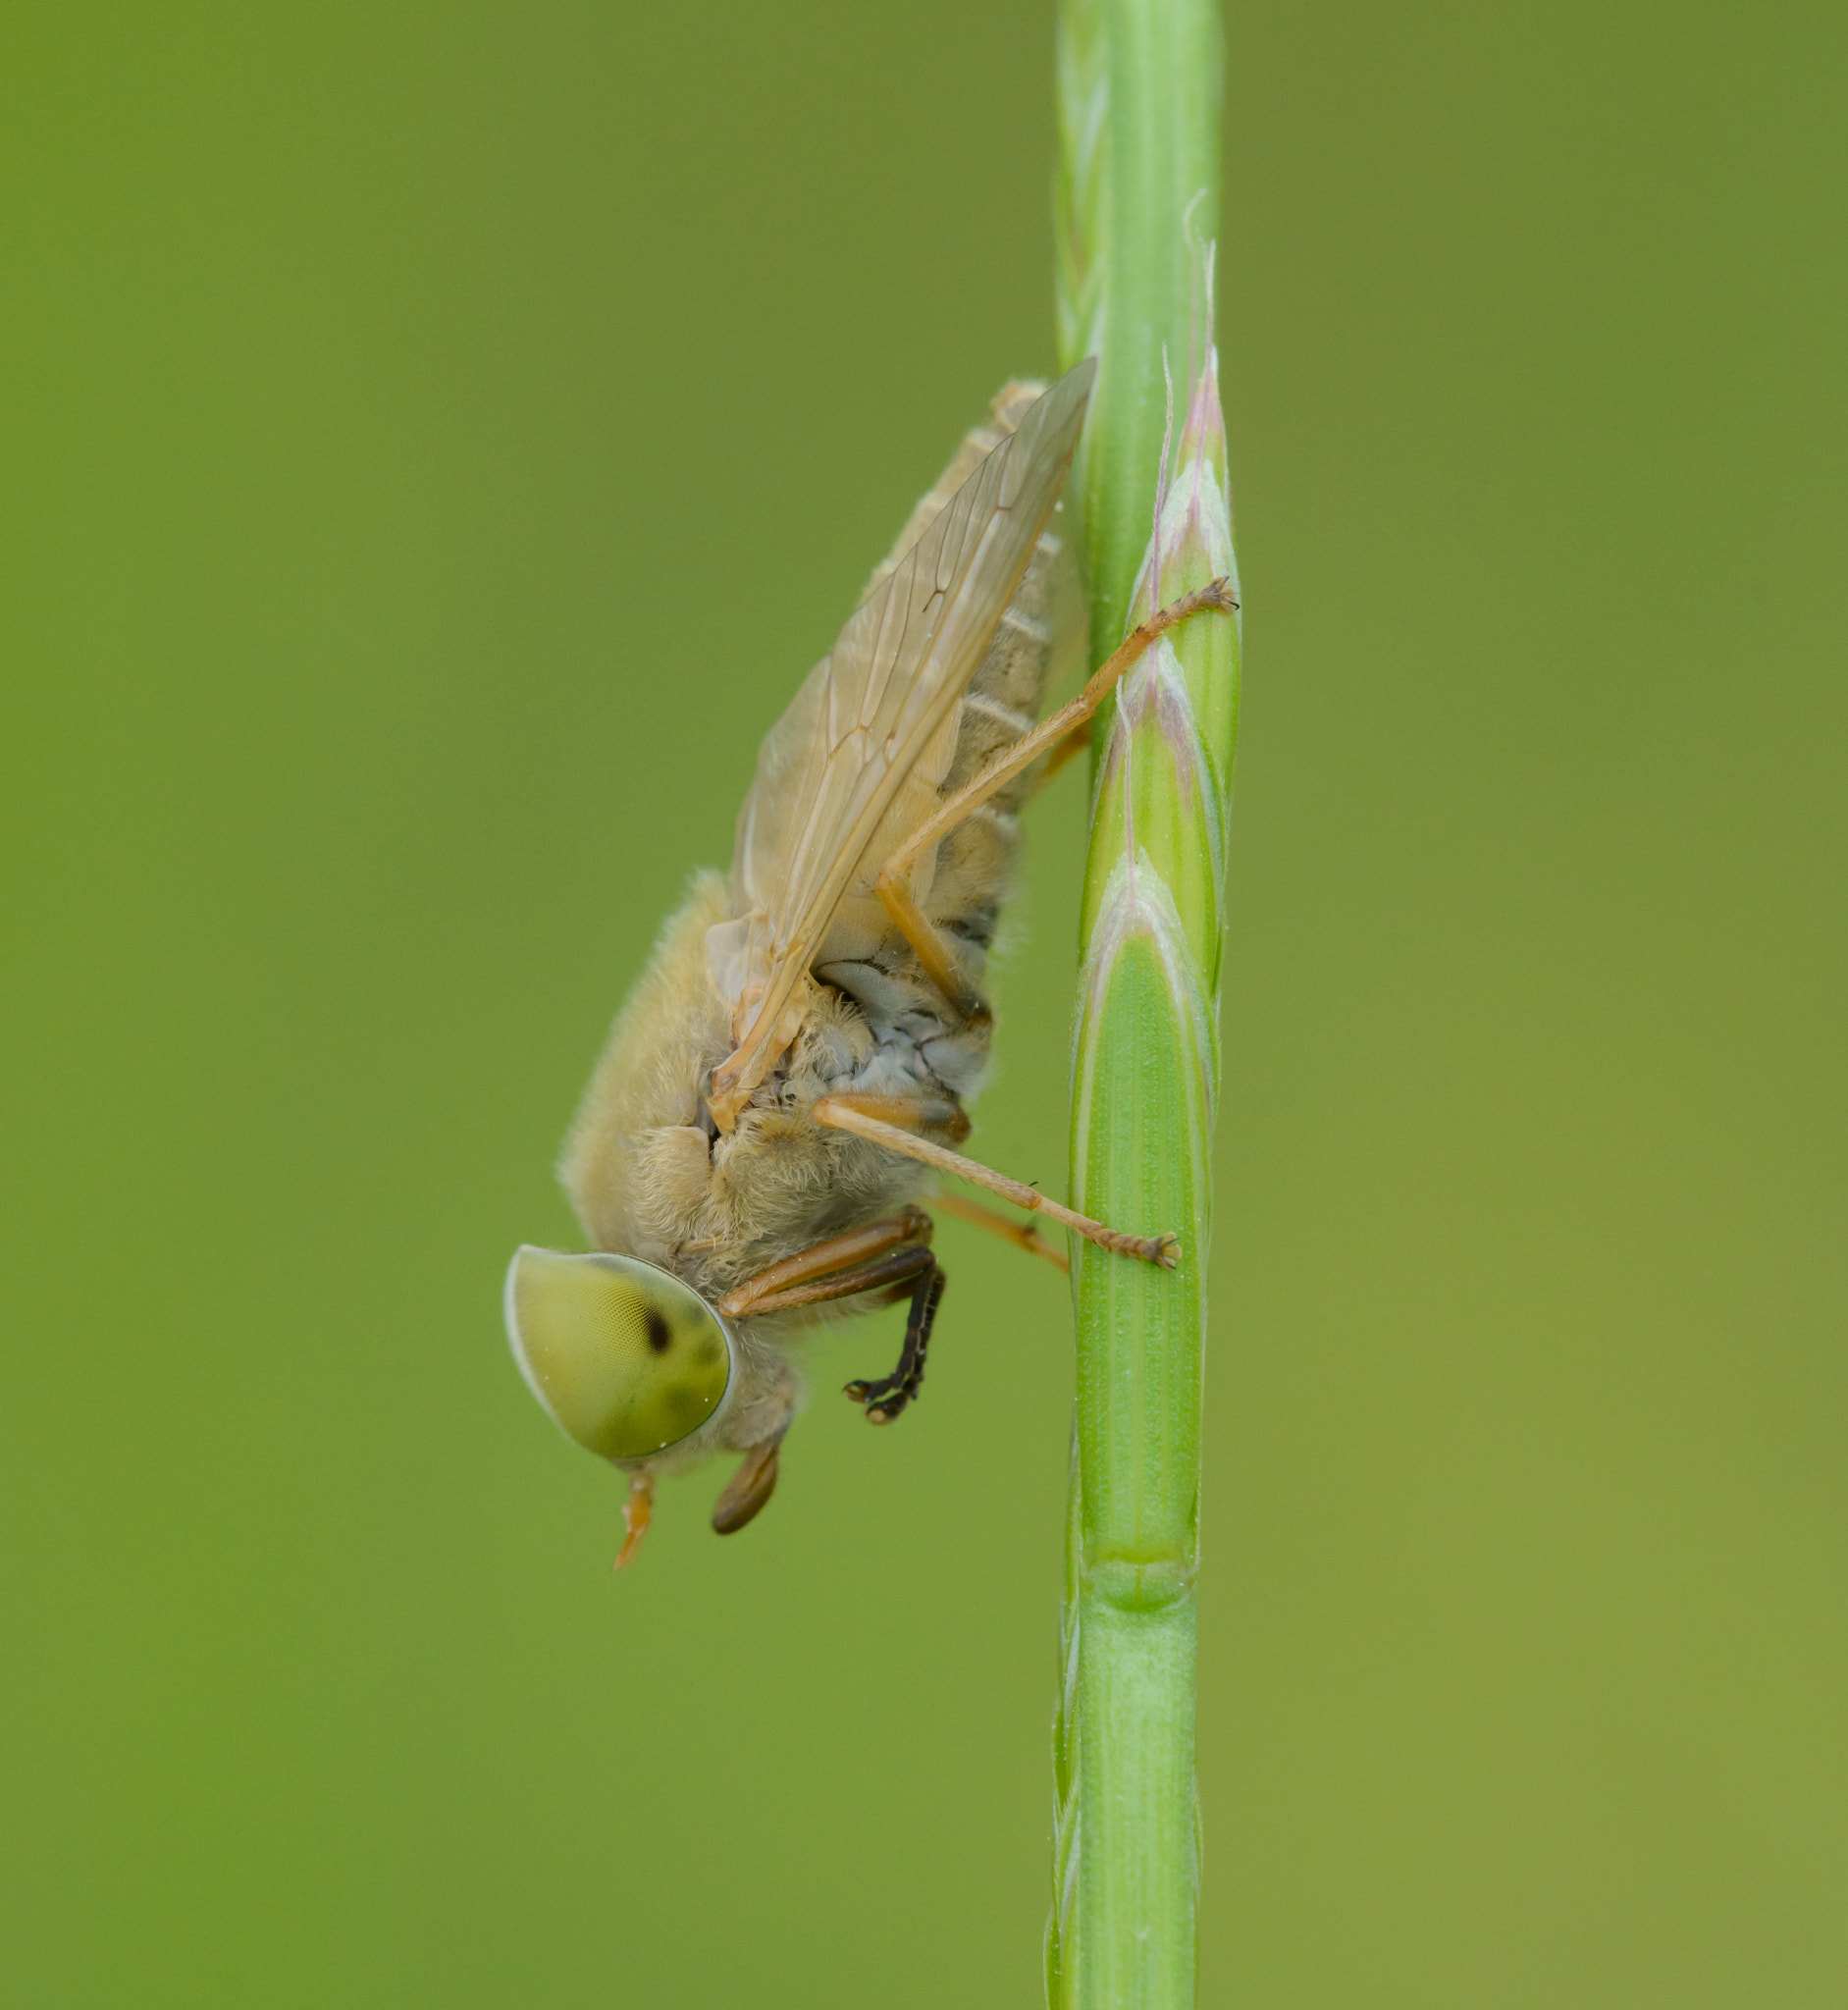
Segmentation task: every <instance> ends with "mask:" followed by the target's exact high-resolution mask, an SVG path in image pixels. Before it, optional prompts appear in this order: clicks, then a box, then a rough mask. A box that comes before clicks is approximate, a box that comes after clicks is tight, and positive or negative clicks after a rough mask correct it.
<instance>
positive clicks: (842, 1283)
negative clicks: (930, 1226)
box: [718, 1236, 936, 1313]
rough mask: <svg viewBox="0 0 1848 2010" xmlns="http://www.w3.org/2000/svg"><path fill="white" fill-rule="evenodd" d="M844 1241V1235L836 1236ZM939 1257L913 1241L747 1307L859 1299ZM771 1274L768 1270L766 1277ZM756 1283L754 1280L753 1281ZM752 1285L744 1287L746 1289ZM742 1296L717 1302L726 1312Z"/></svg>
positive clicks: (907, 1278)
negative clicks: (886, 1254) (733, 1301)
mask: <svg viewBox="0 0 1848 2010" xmlns="http://www.w3.org/2000/svg"><path fill="white" fill-rule="evenodd" d="M836 1240H837V1241H840V1242H845V1241H846V1240H847V1239H846V1238H845V1237H844V1236H842V1237H838V1238H837V1239H836ZM935 1260H936V1259H935V1258H934V1257H933V1256H932V1255H931V1254H930V1251H929V1249H928V1248H927V1247H926V1246H925V1245H924V1243H912V1244H911V1245H910V1246H909V1247H908V1248H904V1249H894V1250H893V1251H892V1253H891V1254H890V1255H889V1256H880V1257H877V1258H875V1259H874V1260H873V1261H872V1262H871V1263H857V1264H856V1265H855V1266H854V1267H853V1269H851V1270H838V1271H835V1272H834V1273H832V1274H831V1275H830V1276H827V1277H818V1278H816V1279H814V1280H813V1282H811V1283H809V1284H797V1285H788V1286H785V1287H784V1288H783V1289H782V1290H780V1291H771V1292H763V1293H760V1294H759V1296H757V1297H755V1298H753V1299H752V1300H751V1302H750V1304H749V1305H748V1306H747V1307H746V1310H747V1312H751V1313H756V1312H789V1311H793V1310H794V1309H795V1307H796V1306H798V1305H825V1304H827V1303H829V1302H830V1301H831V1300H832V1299H835V1298H857V1297H859V1296H860V1295H861V1293H862V1292H880V1291H890V1290H891V1289H892V1288H893V1287H894V1286H896V1285H908V1284H910V1283H911V1281H912V1279H913V1278H915V1277H916V1276H917V1275H918V1274H919V1272H920V1271H923V1270H928V1269H929V1268H930V1266H931V1264H932V1263H933V1262H934V1261H935ZM769 1274H770V1273H769V1272H768V1271H766V1272H765V1273H764V1275H765V1276H766V1277H767V1276H768V1275H769ZM753 1282H755V1280H753ZM749 1289H750V1287H749V1286H748V1285H747V1286H744V1287H742V1288H741V1290H743V1291H748V1290H749ZM740 1295H741V1293H740V1292H732V1293H730V1294H728V1295H727V1296H725V1297H722V1298H720V1299H719V1301H718V1309H719V1310H720V1311H721V1312H723V1311H724V1310H725V1309H726V1308H727V1306H728V1305H730V1304H731V1302H732V1300H733V1299H735V1298H737V1297H738V1296H740Z"/></svg>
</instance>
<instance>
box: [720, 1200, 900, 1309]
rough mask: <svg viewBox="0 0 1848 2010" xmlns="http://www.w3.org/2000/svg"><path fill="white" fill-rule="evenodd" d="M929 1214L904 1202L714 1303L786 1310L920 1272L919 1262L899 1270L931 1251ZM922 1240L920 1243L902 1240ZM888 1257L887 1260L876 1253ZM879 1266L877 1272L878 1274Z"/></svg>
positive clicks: (749, 1280) (776, 1265)
mask: <svg viewBox="0 0 1848 2010" xmlns="http://www.w3.org/2000/svg"><path fill="white" fill-rule="evenodd" d="M930 1229H931V1222H930V1217H929V1216H928V1215H927V1214H926V1213H925V1212H924V1209H923V1208H922V1207H906V1208H902V1209H901V1210H900V1211H899V1212H898V1213H897V1214H894V1215H888V1216H887V1217H886V1218H885V1219H884V1220H883V1221H874V1222H869V1223H868V1224H867V1226H866V1227H865V1228H863V1229H849V1230H848V1231H847V1233H846V1234H845V1235H842V1236H829V1237H828V1239H827V1240H826V1241H825V1242H823V1243H812V1244H811V1245H810V1247H808V1248H807V1249H798V1250H797V1252H796V1253H795V1255H793V1256H785V1257H784V1258H783V1260H782V1261H781V1262H780V1263H772V1264H771V1265H770V1266H769V1268H768V1269H767V1270H760V1271H759V1272H758V1274H757V1275H756V1276H755V1277H751V1278H747V1279H746V1280H745V1281H744V1283H743V1284H741V1285H739V1286H738V1288H737V1289H736V1290H735V1291H729V1292H727V1293H726V1294H725V1296H723V1297H722V1298H720V1299H718V1301H717V1303H716V1305H715V1306H714V1309H715V1310H716V1311H717V1312H718V1313H719V1314H720V1316H721V1317H723V1318H726V1319H744V1318H749V1317H750V1315H751V1314H752V1313H754V1312H782V1311H787V1310H788V1309H789V1307H790V1306H792V1305H814V1304H818V1303H820V1302H821V1301H822V1300H824V1299H827V1298H850V1297H852V1296H854V1294H855V1293H856V1292H864V1291H871V1290H873V1289H875V1288H876V1287H877V1286H879V1285H882V1284H892V1283H895V1282H899V1281H901V1280H902V1279H904V1278H910V1277H912V1276H914V1275H916V1270H915V1268H914V1269H912V1270H904V1271H902V1272H894V1271H892V1270H891V1269H890V1265H891V1264H892V1262H893V1260H894V1258H893V1257H892V1256H888V1255H887V1254H886V1252H887V1251H888V1250H892V1251H895V1252H896V1256H897V1257H898V1258H899V1259H906V1258H912V1257H916V1256H918V1255H921V1254H924V1255H927V1254H928V1253H929V1251H928V1246H927V1245H928V1243H929V1241H930ZM904 1243H918V1244H923V1245H924V1247H922V1248H918V1249H907V1248H903V1247H901V1246H900V1245H901V1244H904ZM875 1258H883V1259H884V1260H883V1262H878V1261H873V1260H871V1259H875ZM874 1272H878V1273H879V1274H878V1275H876V1276H875V1275H874V1274H873V1273H874Z"/></svg>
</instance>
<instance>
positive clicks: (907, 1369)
mask: <svg viewBox="0 0 1848 2010" xmlns="http://www.w3.org/2000/svg"><path fill="white" fill-rule="evenodd" d="M942 1297H943V1272H942V1270H941V1269H940V1268H939V1267H938V1265H937V1262H936V1259H935V1258H934V1257H931V1258H930V1259H929V1264H928V1267H927V1268H926V1269H924V1270H921V1271H920V1272H919V1273H918V1282H917V1283H916V1284H915V1285H914V1286H913V1287H912V1294H911V1314H910V1316H909V1317H908V1318H907V1319H906V1321H905V1345H904V1348H903V1349H902V1350H901V1351H900V1353H899V1356H898V1366H897V1367H896V1368H894V1369H893V1370H892V1372H891V1373H890V1374H889V1375H885V1376H882V1377H881V1378H880V1379H879V1380H878V1381H877V1382H850V1383H848V1385H847V1387H846V1389H845V1390H844V1391H843V1392H842V1393H843V1394H844V1395H846V1396H848V1397H851V1398H852V1399H853V1401H854V1402H860V1403H865V1405H866V1409H867V1422H868V1423H870V1424H889V1423H890V1422H891V1421H892V1419H893V1418H894V1417H895V1416H897V1415H898V1414H899V1413H900V1412H901V1411H902V1410H903V1409H904V1407H905V1405H906V1404H907V1403H908V1402H914V1401H916V1399H917V1395H918V1391H919V1389H920V1388H921V1387H922V1385H923V1383H924V1355H925V1354H926V1353H927V1352H928V1351H929V1349H930V1329H931V1327H932V1326H934V1325H935V1324H936V1317H937V1306H938V1304H939V1303H940V1302H941V1300H942Z"/></svg>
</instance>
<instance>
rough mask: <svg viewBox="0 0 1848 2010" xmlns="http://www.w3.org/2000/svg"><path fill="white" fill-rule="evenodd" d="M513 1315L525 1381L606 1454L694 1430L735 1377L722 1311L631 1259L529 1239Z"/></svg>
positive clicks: (557, 1416) (641, 1454)
mask: <svg viewBox="0 0 1848 2010" xmlns="http://www.w3.org/2000/svg"><path fill="white" fill-rule="evenodd" d="M506 1320H507V1339H508V1340H509V1341H510V1342H511V1343H512V1346H513V1357H514V1359H515V1360H516V1361H518V1362H519V1364H520V1373H521V1374H522V1375H524V1376H525V1377H526V1386H527V1387H528V1388H529V1389H530V1390H531V1391H532V1392H533V1394H534V1395H535V1396H536V1397H538V1399H539V1401H540V1403H541V1404H542V1405H543V1407H544V1408H545V1410H546V1412H547V1414H548V1415H549V1416H550V1417H551V1418H552V1420H553V1422H554V1423H555V1424H556V1425H557V1426H558V1428H559V1429H560V1430H561V1431H563V1432H564V1434H565V1436H566V1437H568V1438H575V1439H576V1440H577V1442H578V1443H579V1444H580V1445H582V1446H583V1447H584V1448H585V1450H586V1451H587V1452H595V1453H596V1454H597V1455H599V1456H600V1457H603V1458H646V1457H648V1456H649V1455H650V1454H651V1453H656V1452H664V1451H665V1450H666V1448H667V1447H668V1446H669V1445H676V1444H678V1443H679V1442H680V1440H681V1439H682V1438H686V1437H690V1436H691V1435H692V1433H693V1432H695V1431H697V1430H698V1429H699V1427H700V1426H701V1425H702V1424H703V1423H705V1421H706V1420H707V1418H708V1417H710V1416H711V1415H712V1414H713V1411H714V1410H715V1409H716V1408H717V1407H718V1405H719V1402H720V1399H721V1398H722V1397H723V1396H724V1394H725V1386H726V1384H727V1383H728V1382H729V1381H730V1380H731V1342H730V1339H729V1337H728V1336H727V1334H726V1332H725V1329H724V1327H723V1326H722V1325H720V1323H719V1319H718V1315H717V1313H715V1312H714V1311H713V1308H712V1306H711V1305H709V1304H708V1303H707V1302H706V1300H705V1299H704V1298H703V1297H701V1296H700V1295H699V1293H698V1292H696V1291H695V1290H693V1288H692V1287H691V1286H690V1285H685V1284H682V1283H681V1282H680V1280H679V1279H678V1278H677V1277H673V1276H671V1275H669V1273H668V1272H666V1271H664V1270H660V1269H658V1268H657V1267H656V1266H655V1265H654V1264H652V1263H644V1262H642V1261H641V1260H640V1259H639V1258H637V1257H634V1256H611V1255H607V1254H605V1253H603V1252H593V1253H591V1254H588V1255H578V1256H572V1255H564V1254H561V1253H560V1252H559V1251H558V1250H556V1249H535V1248H532V1247H530V1246H528V1247H526V1248H523V1249H521V1250H520V1251H519V1252H518V1254H517V1255H515V1257H514V1258H513V1261H512V1264H511V1265H510V1266H509V1268H508V1270H507V1286H506Z"/></svg>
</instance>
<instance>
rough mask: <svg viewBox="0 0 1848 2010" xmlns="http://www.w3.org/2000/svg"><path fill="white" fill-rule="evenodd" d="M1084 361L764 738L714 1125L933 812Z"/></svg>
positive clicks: (940, 521)
mask: <svg viewBox="0 0 1848 2010" xmlns="http://www.w3.org/2000/svg"><path fill="white" fill-rule="evenodd" d="M1094 368H1095V366H1094V364H1093V363H1092V362H1091V361H1090V360H1088V359H1087V360H1086V361H1084V362H1082V363H1081V364H1079V366H1078V367H1077V369H1075V370H1072V371H1069V372H1068V373H1067V374H1066V375H1065V376H1064V377H1062V378H1061V379H1060V380H1059V382H1058V383H1057V384H1055V385H1054V386H1053V387H1052V389H1051V390H1050V391H1048V392H1047V393H1046V394H1045V396H1044V397H1041V398H1039V399H1038V400H1036V402H1035V403H1033V404H1032V405H1031V406H1030V408H1029V410H1028V411H1027V413H1026V414H1025V416H1024V417H1023V418H1022V420H1021V423H1020V425H1019V427H1018V428H1017V430H1016V431H1015V432H1014V433H1013V434H1011V435H1010V436H1009V437H1008V438H1007V439H1005V440H1003V441H1002V442H1001V444H1000V445H999V446H998V447H996V448H995V449H994V450H993V451H992V452H991V453H989V454H988V455H987V456H986V458H985V459H983V460H982V461H980V462H979V463H978V464H977V467H976V469H975V472H974V473H973V474H971V475H970V477H969V479H968V480H967V481H965V482H964V483H963V485H962V487H961V488H960V489H958V490H957V492H956V494H955V495H954V496H953V497H952V498H951V499H950V501H949V503H946V504H945V506H944V507H943V508H942V509H940V510H939V511H938V512H937V514H936V516H935V517H934V518H933V519H932V520H931V522H930V523H929V525H928V526H927V527H926V528H925V530H924V534H923V535H922V536H921V537H920V538H919V540H918V542H917V543H916V544H915V545H913V546H912V548H911V549H910V550H909V551H908V552H907V553H906V554H905V555H903V557H901V558H900V559H899V561H898V563H897V564H896V565H895V566H894V567H893V568H892V570H891V571H890V572H888V573H887V574H886V576H885V577H884V578H883V579H881V580H880V581H879V582H878V584H877V585H876V586H875V587H874V588H873V590H872V591H871V593H870V594H869V595H868V596H867V598H866V599H865V600H864V601H862V602H861V604H860V606H859V607H858V608H855V609H854V611H853V613H852V615H851V616H850V617H849V619H848V622H847V625H846V627H844V628H843V629H842V630H841V632H840V636H839V639H838V640H837V641H836V642H835V644H834V647H833V649H832V650H830V651H829V653H828V654H827V655H826V656H825V657H823V658H822V660H821V661H819V662H818V663H817V664H816V666H815V668H814V669H813V670H811V671H810V673H809V675H808V677H807V678H806V679H805V680H804V682H803V685H802V688H801V690H800V691H798V692H797V694H796V697H795V700H794V702H793V703H792V704H791V706H790V707H789V710H788V711H787V712H786V713H785V714H783V716H782V717H781V718H780V719H779V720H778V721H777V722H776V724H775V725H774V726H772V727H771V729H770V731H769V733H768V735H767V736H766V739H765V741H764V745H763V748H762V750H761V751H760V753H759V755H758V768H757V776H756V779H755V780H754V781H753V783H752V785H751V792H750V794H749V795H748V796H747V797H746V798H745V803H744V808H743V810H742V811H741V812H740V814H739V819H738V842H737V850H736V853H735V855H734V858H733V862H732V886H731V893H732V912H733V915H734V917H735V919H734V920H733V921H731V922H728V923H725V924H722V925H721V926H718V927H716V928H714V929H713V931H712V934H711V936H710V937H709V940H708V946H709V950H710V952H711V957H712V965H713V977H714V979H716V981H717V984H718V987H719V991H720V993H721V995H722V996H723V997H724V998H725V1000H726V1002H727V1003H728V1004H729V1005H730V1007H731V1027H732V1038H733V1040H734V1041H735V1043H736V1044H735V1048H734V1051H733V1052H732V1054H731V1056H730V1058H729V1059H728V1060H727V1061H726V1062H725V1063H724V1065H723V1066H722V1067H721V1068H719V1069H718V1070H717V1072H716V1074H715V1075H714V1077H713V1098H712V1109H713V1116H714V1118H715V1119H716V1120H717V1121H718V1122H719V1123H720V1124H721V1125H724V1126H725V1127H726V1128H729V1127H730V1125H731V1123H732V1122H733V1121H734V1120H735V1118H736V1115H737V1112H738V1110H739V1109H740V1108H742V1106H743V1105H744V1103H745V1102H746V1101H747V1100H748V1099H749V1097H750V1094H751V1092H752V1090H753V1089H755V1088H756V1087H757V1085H758V1084H759V1083H761V1082H762V1081H763V1080H764V1078H765V1077H766V1075H767V1074H768V1073H769V1071H770V1070H771V1068H773V1067H774V1066H775V1064H776V1061H777V1059H778V1058H779V1056H780V1055H781V1054H782V1052H783V1050H784V1049H785V1048H786V1047H787V1046H788V1044H789V1042H790V1041H791V1040H792V1039H793V1038H794V1037H795V1035H796V1032H797V1031H798V1030H799V1028H800V1025H801V1020H802V1011H803V1003H804V998H803V994H804V990H805V986H806V980H807V977H808V971H809V966H810V964H811V963H812V962H813V961H814V958H815V952H816V950H817V949H818V946H819V945H820V942H821V940H822V937H823V936H824V935H825V934H826V932H827V927H828V923H829V921H830V919H831V918H832V916H833V913H834V910H835V908H836V907H837V906H838V905H839V903H840V900H841V898H842V895H843V894H844V893H845V892H846V890H847V889H848V887H849V886H850V885H852V884H854V883H856V882H864V883H869V884H870V883H871V879H872V878H873V876H874V875H876V873H877V872H878V869H879V867H880V865H881V864H882V863H883V862H884V860H885V858H886V857H887V856H889V855H890V853H891V852H892V851H893V849H894V848H895V847H896V846H897V845H898V844H899V843H901V842H902V841H903V839H904V838H905V836H906V835H907V834H908V833H909V832H910V831H911V830H912V829H914V828H916V826H917V824H918V823H919V822H921V821H922V820H924V817H926V816H928V815H929V813H930V811H931V810H932V809H934V808H935V806H936V802H937V795H936V789H937V784H938V782H940V781H941V779H942V774H943V772H944V771H945V770H946V769H947V767H948V764H949V758H950V753H951V750H952V749H953V746H954V741H955V730H956V719H957V714H958V702H959V700H960V699H961V698H962V695H963V692H964V690H965V689H966V688H967V686H968V684H969V680H970V679H971V678H972V677H973V676H974V675H975V674H976V671H977V669H978V668H979V667H980V665H981V661H982V658H983V657H984V656H985V655H986V653H987V649H988V645H989V643H990V641H991V640H992V639H993V636H994V631H995V629H996V627H997V626H998V625H999V623H1000V620H1001V616H1002V615H1003V614H1004V613H1005V612H1006V611H1007V607H1008V603H1009V601H1010V600H1012V599H1013V597H1014V593H1015V590H1016V589H1017V588H1018V587H1019V585H1020V582H1021V577H1022V574H1023V573H1024V572H1025V571H1026V569H1027V564H1028V561H1029V559H1030V557H1031V556H1032V552H1033V547H1034V545H1035V544H1036V543H1037V541H1038V538H1039V534H1040V532H1041V531H1043V530H1044V529H1045V527H1046V521H1047V519H1048V518H1049V517H1050V516H1051V514H1052V510H1053V505H1054V504H1055V503H1057V502H1058V500H1059V491H1060V489H1061V488H1062V487H1063V486H1064V484H1065V477H1066V472H1067V470H1068V469H1069V468H1070V466H1071V464H1072V455H1073V453H1074V451H1075V450H1076V449H1077V446H1078V436H1079V429H1080V427H1081V426H1082V424H1083V419H1084V405H1085V400H1086V399H1087V398H1088V397H1089V395H1090V386H1091V378H1092V375H1093V373H1094ZM932 757H934V758H932Z"/></svg>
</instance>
